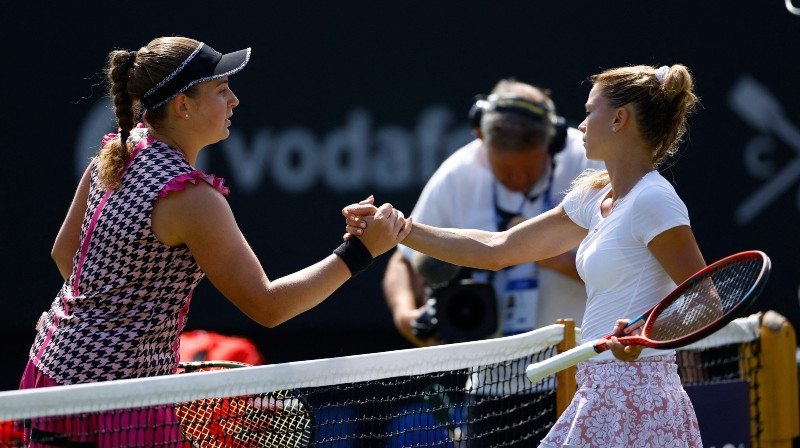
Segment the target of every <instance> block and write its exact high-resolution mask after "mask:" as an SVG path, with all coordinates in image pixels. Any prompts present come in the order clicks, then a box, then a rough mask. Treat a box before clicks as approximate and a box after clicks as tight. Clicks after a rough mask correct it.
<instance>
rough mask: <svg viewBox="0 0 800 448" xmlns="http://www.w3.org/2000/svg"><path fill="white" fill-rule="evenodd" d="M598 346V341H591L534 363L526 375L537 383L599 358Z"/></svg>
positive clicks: (526, 370)
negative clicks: (586, 361)
mask: <svg viewBox="0 0 800 448" xmlns="http://www.w3.org/2000/svg"><path fill="white" fill-rule="evenodd" d="M596 344H597V341H590V342H587V343H585V344H581V345H579V346H577V347H575V348H571V349H569V350H567V351H565V352H561V353H559V354H557V355H555V356H552V357H550V358H547V359H545V360H544V361H540V362H537V363H533V364H531V365H529V366H528V367H527V368H526V369H525V375H527V376H528V379H529V380H531V381H532V382H534V383H535V382H537V381H539V380H541V379H542V378H544V377H546V376H548V375H552V374H554V373H556V372H560V371H562V370H564V369H567V368H570V367H572V366H574V365H575V364H577V363H579V362H581V361H585V360H587V359H589V358H592V357H594V356H597V355H598V354H599V353H600V352H599V351H597V348H596V347H595V346H596Z"/></svg>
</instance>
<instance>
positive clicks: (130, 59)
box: [125, 51, 136, 68]
mask: <svg viewBox="0 0 800 448" xmlns="http://www.w3.org/2000/svg"><path fill="white" fill-rule="evenodd" d="M135 62H136V51H129V52H128V61H127V62H125V67H127V68H133V64H134V63H135Z"/></svg>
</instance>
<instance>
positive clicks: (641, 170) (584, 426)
mask: <svg viewBox="0 0 800 448" xmlns="http://www.w3.org/2000/svg"><path fill="white" fill-rule="evenodd" d="M590 81H591V82H592V89H591V91H590V93H589V97H588V100H587V102H586V118H585V119H584V121H583V122H582V123H581V124H580V126H579V129H580V130H581V131H582V132H583V133H584V146H585V149H586V155H587V157H588V158H589V159H590V160H599V161H603V162H605V165H606V170H605V171H591V172H586V173H584V174H583V175H581V176H580V177H579V178H578V179H576V180H575V182H574V183H573V186H572V188H571V190H570V192H569V193H568V194H567V196H566V197H565V198H564V200H563V201H562V202H561V204H559V206H558V207H556V208H554V209H553V210H551V211H549V212H546V213H544V214H542V215H540V216H538V217H535V218H532V219H530V220H528V221H526V222H525V223H523V224H520V225H518V226H516V227H513V228H512V229H509V230H507V231H504V232H485V231H478V230H465V229H442V228H435V227H430V226H426V225H423V224H419V223H415V222H411V220H412V218H409V219H408V220H407V225H408V224H410V225H412V226H413V230H412V231H411V233H410V234H409V235H408V237H407V238H406V239H405V240H404V241H402V244H405V245H407V246H409V247H411V248H412V249H415V250H417V251H420V252H423V253H426V254H428V255H430V256H433V257H435V258H439V259H441V260H444V261H447V262H450V263H453V264H456V265H459V266H471V267H476V268H483V269H501V268H503V267H505V266H511V265H516V264H520V263H526V262H531V261H537V260H540V259H544V258H550V257H553V256H556V255H559V254H561V253H563V252H565V251H567V250H569V249H570V248H572V247H574V246H576V245H579V249H578V252H577V259H576V263H577V268H578V272H579V273H580V275H581V277H582V278H583V280H584V282H585V284H586V290H587V295H588V299H587V303H586V309H585V315H584V317H583V325H582V328H581V330H582V331H581V335H582V338H583V340H584V341H591V340H595V339H598V338H601V337H603V336H605V335H607V334H609V331H611V332H612V333H616V332H617V331H619V330H621V329H622V328H623V327H624V326H625V322H626V320H624V319H620V318H625V317H633V316H638V315H640V314H642V313H643V312H644V311H646V310H648V309H650V308H651V307H652V306H653V305H655V304H656V303H657V302H659V301H660V300H661V299H662V298H664V297H665V296H666V295H667V294H668V293H669V292H671V291H672V290H673V289H675V287H676V286H677V285H678V284H680V283H681V282H683V281H684V280H685V279H687V278H689V277H690V276H691V275H692V274H694V273H696V272H697V271H699V270H701V269H702V268H703V267H705V261H704V259H703V256H702V254H701V252H700V249H699V247H698V245H697V242H696V241H695V238H694V234H693V232H692V230H691V227H690V222H689V215H688V211H687V209H686V206H685V205H684V203H683V201H682V200H681V199H680V197H678V195H677V193H676V192H675V189H674V188H673V186H672V185H671V184H670V183H669V182H668V181H667V180H666V179H665V178H664V177H662V175H661V174H660V173H659V171H658V168H659V167H660V166H662V164H663V163H664V162H665V161H666V160H667V159H668V158H669V157H670V156H672V155H673V154H675V153H676V152H677V150H678V147H679V144H680V142H681V141H682V137H683V136H684V134H685V131H686V129H687V124H686V118H687V116H688V115H689V114H690V113H691V112H693V110H694V108H695V106H696V104H697V102H698V99H697V97H696V96H695V94H694V92H693V90H694V88H693V80H692V76H691V73H690V72H689V70H688V69H687V68H686V67H685V66H683V65H673V66H671V67H667V66H662V67H659V68H656V67H650V66H628V67H620V68H615V69H610V70H607V71H604V72H602V73H599V74H597V75H594V76H592V77H590ZM377 210H378V209H377V208H375V207H374V205H371V204H368V203H362V204H353V205H352V206H349V207H346V208H345V209H343V211H342V212H343V214H344V215H345V217H346V219H347V232H348V234H350V235H361V233H360V230H362V229H365V228H368V227H369V225H371V224H368V223H366V222H364V221H362V220H361V219H360V218H361V216H363V215H365V214H370V213H373V212H376V211H377ZM610 345H611V352H612V353H613V355H614V356H612V355H611V353H605V354H602V355H600V356H598V357H595V358H592V359H590V360H587V361H584V362H581V363H580V364H578V366H577V379H578V387H579V389H578V391H577V393H576V394H575V396H574V398H573V401H572V403H571V404H570V406H569V407H568V408H567V409H566V411H565V412H564V413H563V414H562V415H561V417H560V418H559V420H558V421H557V422H556V424H555V425H554V426H553V428H552V429H551V430H550V432H549V433H548V434H547V436H546V437H545V438H544V439H543V440H542V441H541V442H540V447H543V448H552V447H566V446H580V447H584V448H585V447H609V446H636V447H663V446H681V447H700V446H702V442H701V440H700V431H699V428H698V424H697V418H696V416H695V413H694V409H693V407H692V404H691V402H690V401H689V398H688V396H687V394H686V392H685V391H684V390H683V387H682V386H681V383H680V378H679V377H678V374H677V365H676V364H675V353H674V351H660V352H659V351H654V350H653V349H649V348H648V349H645V350H642V347H641V346H633V345H629V346H626V345H624V344H622V343H620V342H619V341H618V340H617V339H616V338H612V339H611V344H610Z"/></svg>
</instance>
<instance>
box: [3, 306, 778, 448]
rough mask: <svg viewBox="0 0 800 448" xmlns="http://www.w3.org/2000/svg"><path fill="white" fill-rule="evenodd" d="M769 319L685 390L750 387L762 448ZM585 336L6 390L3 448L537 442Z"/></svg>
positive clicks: (729, 339)
mask: <svg viewBox="0 0 800 448" xmlns="http://www.w3.org/2000/svg"><path fill="white" fill-rule="evenodd" d="M759 319H760V315H758V314H756V315H753V316H750V317H746V318H741V319H737V320H735V321H734V322H732V323H731V324H729V325H728V326H727V327H725V328H724V329H723V330H721V331H719V332H717V333H715V334H713V335H711V336H710V337H708V338H706V339H703V340H702V341H700V342H698V343H696V344H693V345H692V346H689V347H685V348H684V349H682V350H679V351H678V365H679V374H680V375H681V377H682V380H683V382H684V384H687V385H694V384H706V383H713V382H719V381H727V380H731V379H747V380H748V381H750V387H751V402H752V409H751V411H752V412H751V415H752V416H753V423H752V425H753V426H752V429H753V433H754V435H755V437H754V441H757V440H758V437H757V435H758V432H759V431H760V428H761V426H762V425H763V424H762V422H761V417H760V416H759V411H758V409H759V406H758V402H759V400H760V398H759V383H758V381H757V378H758V372H759V370H760V369H761V366H760V364H759V355H760V348H759V325H760V321H759ZM579 333H580V330H579V329H576V328H575V327H574V326H573V325H572V322H571V321H564V322H562V323H560V324H556V325H551V326H548V327H545V328H541V329H538V330H535V331H532V332H528V333H523V334H520V335H515V336H509V337H504V338H496V339H488V340H482V341H473V342H464V343H457V344H449V345H441V346H436V347H426V348H417V349H408V350H397V351H390V352H382V353H372V354H365V355H357V356H345V357H338V358H328V359H320V360H311V361H299V362H290V363H284V364H275V365H266V366H255V367H240V366H238V365H236V364H234V363H221V364H207V363H206V364H202V363H201V364H191V363H190V364H187V365H186V369H185V373H181V374H176V375H168V376H163V377H153V378H140V379H130V380H119V381H109V382H105V383H93V384H81V385H72V386H57V387H51V388H43V389H37V390H24V391H6V392H0V421H1V422H2V423H0V448H4V447H14V446H22V444H23V442H22V433H23V432H25V431H27V433H28V434H29V435H30V437H31V439H32V440H33V441H39V443H43V444H45V445H47V446H70V447H89V446H104V447H111V446H113V447H134V446H136V447H145V446H146V447H151V446H153V447H156V446H158V447H181V448H183V447H187V448H188V447H192V446H195V447H203V448H206V447H208V448H216V447H271V446H275V447H277V446H281V447H287V446H288V447H365V448H366V447H387V448H390V447H452V448H466V447H469V448H471V447H489V446H492V447H517V446H519V447H522V446H535V445H536V444H537V443H538V441H539V440H540V439H541V438H542V437H543V436H544V435H545V434H546V433H547V431H548V430H549V429H550V427H552V425H553V424H554V423H555V420H556V419H557V416H558V413H559V412H560V411H561V410H563V405H564V404H563V403H567V402H569V400H570V398H571V397H572V395H573V394H574V392H575V384H574V377H573V378H570V375H573V376H574V373H573V372H574V371H573V372H569V371H567V372H563V373H560V374H557V375H554V376H550V377H546V378H544V379H542V380H541V381H539V382H537V383H531V382H530V381H529V380H528V379H527V377H526V375H525V368H526V367H527V366H528V365H529V364H531V363H534V362H538V361H541V360H543V359H546V358H548V357H551V356H553V355H554V354H556V353H557V352H558V351H563V350H566V349H569V348H571V346H574V343H575V341H576V340H577V341H580V334H579ZM565 341H567V342H568V344H567V345H564V342H565ZM25 427H27V430H24V429H23V428H25ZM754 446H756V445H754Z"/></svg>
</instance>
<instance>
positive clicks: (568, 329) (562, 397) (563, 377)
mask: <svg viewBox="0 0 800 448" xmlns="http://www.w3.org/2000/svg"><path fill="white" fill-rule="evenodd" d="M556 323H557V324H561V325H563V326H564V340H563V341H561V343H559V344H558V345H556V349H557V350H558V352H559V353H561V352H564V351H567V350H569V349H571V348H573V347H575V321H574V320H572V319H558V320H557V321H556ZM577 390H578V383H577V381H576V380H575V367H574V366H573V367H570V368H568V369H564V370H562V371H560V372H558V373H556V413H557V414H558V415H561V413H562V412H564V410H566V409H567V406H569V403H570V401H572V396H573V395H575V391H577Z"/></svg>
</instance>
